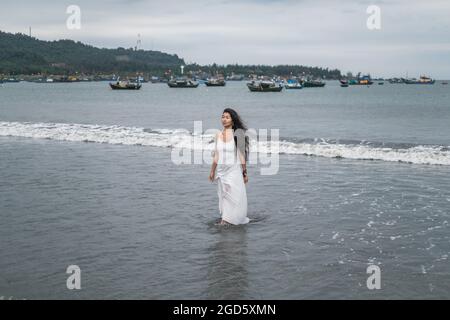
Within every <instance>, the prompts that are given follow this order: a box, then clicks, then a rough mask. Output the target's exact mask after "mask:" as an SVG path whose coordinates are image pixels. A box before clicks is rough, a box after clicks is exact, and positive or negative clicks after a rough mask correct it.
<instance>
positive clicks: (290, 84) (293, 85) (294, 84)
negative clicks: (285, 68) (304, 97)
mask: <svg viewBox="0 0 450 320" xmlns="http://www.w3.org/2000/svg"><path fill="white" fill-rule="evenodd" d="M284 87H285V88H286V89H302V88H303V86H302V84H301V83H300V82H298V81H297V80H296V79H289V80H288V81H287V83H286V84H285V85H284Z"/></svg>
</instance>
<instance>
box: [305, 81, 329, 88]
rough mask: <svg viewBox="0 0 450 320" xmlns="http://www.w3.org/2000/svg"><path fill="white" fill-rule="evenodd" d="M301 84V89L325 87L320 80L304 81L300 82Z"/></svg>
mask: <svg viewBox="0 0 450 320" xmlns="http://www.w3.org/2000/svg"><path fill="white" fill-rule="evenodd" d="M301 84H302V86H303V88H323V87H325V82H323V81H322V80H319V79H317V80H311V79H306V80H302V81H301Z"/></svg>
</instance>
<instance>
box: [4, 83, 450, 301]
mask: <svg viewBox="0 0 450 320" xmlns="http://www.w3.org/2000/svg"><path fill="white" fill-rule="evenodd" d="M449 98H450V87H448V86H444V85H441V84H440V83H437V84H436V85H434V86H413V85H390V84H385V85H384V86H378V85H373V86H372V87H370V88H368V87H350V88H341V87H339V85H338V84H337V82H329V83H328V84H327V86H326V87H325V88H311V89H303V90H291V91H283V92H281V93H268V94H260V93H250V92H249V91H248V89H247V88H246V87H245V83H244V82H229V83H228V84H227V86H226V87H225V88H206V87H204V86H200V87H199V88H198V89H193V90H192V89H191V90H179V89H170V88H168V87H167V86H166V85H163V84H144V86H143V88H142V89H141V90H140V91H130V92H117V91H112V90H110V89H109V88H108V86H107V83H74V84H32V83H11V84H8V83H7V84H3V85H2V87H0V148H1V149H0V150H1V152H0V218H1V223H0V257H1V258H0V298H14V299H108V298H112V299H133V298H136V299H197V298H198V299H304V298H310V299H324V298H331V299H351V298H355V299H361V298H362V299H401V298H411V299H417V298H425V299H437V298H444V299H448V298H449V295H450V281H449V280H450V265H449V260H448V255H449V254H450V233H449V221H450V126H449V125H448V124H449V123H450V107H449V105H448V101H449V100H450V99H449ZM228 106H231V107H234V108H235V109H236V110H238V111H239V112H240V114H241V115H242V117H243V118H244V120H246V122H247V124H248V126H249V127H250V128H255V129H279V132H280V138H281V142H280V148H279V151H280V153H279V155H278V156H279V170H278V173H277V174H275V175H261V174H260V169H261V167H263V166H262V165H261V164H253V165H251V166H250V168H249V175H250V182H249V184H248V185H247V194H248V203H249V213H248V215H249V217H250V218H251V219H253V221H252V222H251V223H250V224H249V225H246V226H239V227H227V228H223V227H218V226H216V225H215V222H216V221H217V219H218V218H220V216H219V213H218V199H217V191H216V187H217V186H216V185H215V184H211V183H210V182H208V180H207V177H208V173H209V166H208V165H207V164H183V165H177V164H175V163H174V162H173V161H172V160H171V155H172V148H174V147H176V148H191V149H192V148H193V147H192V146H191V145H190V141H191V140H192V139H191V138H192V135H193V130H194V121H202V122H203V129H204V130H206V129H210V128H220V116H221V112H222V110H223V109H224V107H228ZM201 137H202V138H203V142H202V145H201V146H202V148H204V149H206V150H208V149H210V148H211V136H210V135H201ZM252 147H253V148H256V149H257V150H256V151H258V150H259V151H265V150H270V148H269V146H268V145H267V144H264V143H262V142H255V143H253V145H252ZM69 265H78V266H79V267H80V269H81V286H82V289H81V290H74V291H72V290H68V289H67V287H66V280H67V278H68V276H69V275H68V274H66V269H67V267H68V266H69ZM371 265H377V266H378V267H379V268H380V271H381V289H379V290H369V289H368V288H367V285H366V281H367V278H368V277H369V276H370V274H367V272H366V271H367V267H368V266H371Z"/></svg>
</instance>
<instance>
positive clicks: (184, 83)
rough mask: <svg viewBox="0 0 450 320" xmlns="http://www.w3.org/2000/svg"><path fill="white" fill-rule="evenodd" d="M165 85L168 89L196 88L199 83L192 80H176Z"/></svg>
mask: <svg viewBox="0 0 450 320" xmlns="http://www.w3.org/2000/svg"><path fill="white" fill-rule="evenodd" d="M167 85H168V86H169V87H170V88H197V87H198V86H199V83H198V82H197V81H194V80H192V79H187V78H177V79H172V80H170V81H169V82H167Z"/></svg>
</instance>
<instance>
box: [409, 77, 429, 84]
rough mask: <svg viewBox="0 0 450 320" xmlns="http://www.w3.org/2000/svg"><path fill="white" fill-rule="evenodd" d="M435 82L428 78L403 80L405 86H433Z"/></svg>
mask: <svg viewBox="0 0 450 320" xmlns="http://www.w3.org/2000/svg"><path fill="white" fill-rule="evenodd" d="M435 82H436V80H434V79H431V78H430V77H426V76H421V77H420V79H419V80H417V79H414V78H412V79H405V83H406V84H434V83H435Z"/></svg>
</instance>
